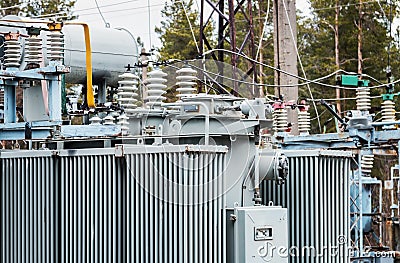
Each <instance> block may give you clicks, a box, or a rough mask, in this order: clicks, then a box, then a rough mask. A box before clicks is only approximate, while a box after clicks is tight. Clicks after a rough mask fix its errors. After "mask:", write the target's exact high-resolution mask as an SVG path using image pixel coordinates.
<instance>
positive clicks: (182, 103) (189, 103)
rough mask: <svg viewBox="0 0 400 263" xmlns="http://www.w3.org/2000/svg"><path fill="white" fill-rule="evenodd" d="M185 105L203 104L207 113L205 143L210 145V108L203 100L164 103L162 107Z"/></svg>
mask: <svg viewBox="0 0 400 263" xmlns="http://www.w3.org/2000/svg"><path fill="white" fill-rule="evenodd" d="M185 105H199V106H203V107H204V109H205V111H206V114H205V127H204V129H205V131H204V133H205V138H204V144H205V145H208V144H209V142H210V110H209V109H208V107H207V105H206V104H205V103H203V102H199V101H193V102H179V103H162V104H161V107H163V108H165V107H169V106H185Z"/></svg>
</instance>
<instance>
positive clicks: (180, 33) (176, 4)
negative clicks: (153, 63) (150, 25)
mask: <svg viewBox="0 0 400 263" xmlns="http://www.w3.org/2000/svg"><path fill="white" fill-rule="evenodd" d="M161 13H162V16H163V18H164V20H163V21H162V22H161V26H160V27H156V30H155V31H156V32H157V33H158V34H159V35H160V39H161V43H162V47H161V48H160V49H159V52H160V55H161V57H162V59H182V60H183V59H194V58H196V57H197V56H198V55H199V50H198V49H197V46H198V41H199V35H200V25H199V13H198V12H197V11H196V10H193V0H189V1H183V0H182V1H181V0H173V1H172V2H171V3H166V4H165V6H164V9H163V10H162V11H161ZM188 20H189V21H190V24H189V21H188ZM191 28H192V30H193V33H192V32H191ZM205 34H206V37H207V39H211V35H212V27H211V26H209V27H207V28H206V29H205ZM194 38H195V39H196V40H195V39H194Z"/></svg>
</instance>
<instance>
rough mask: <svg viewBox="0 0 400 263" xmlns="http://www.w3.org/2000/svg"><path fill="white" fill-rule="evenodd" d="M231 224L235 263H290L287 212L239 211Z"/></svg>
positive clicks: (275, 208)
mask: <svg viewBox="0 0 400 263" xmlns="http://www.w3.org/2000/svg"><path fill="white" fill-rule="evenodd" d="M231 220H232V221H234V223H233V232H234V235H233V238H234V242H233V243H234V249H233V254H234V258H235V263H248V262H270V263H278V262H279V263H280V262H288V255H287V254H288V238H287V236H288V233H287V224H288V222H287V209H286V208H282V207H280V206H255V207H237V208H235V210H234V215H232V216H231Z"/></svg>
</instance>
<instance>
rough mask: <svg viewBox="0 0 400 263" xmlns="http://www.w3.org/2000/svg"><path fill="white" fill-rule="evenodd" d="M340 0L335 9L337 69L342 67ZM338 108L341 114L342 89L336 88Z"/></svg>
mask: <svg viewBox="0 0 400 263" xmlns="http://www.w3.org/2000/svg"><path fill="white" fill-rule="evenodd" d="M339 12H340V7H339V0H336V9H335V30H334V31H335V64H336V70H339V69H340V60H339ZM336 99H337V101H336V109H337V112H338V113H339V114H340V113H341V112H342V106H341V102H340V89H339V88H337V89H336Z"/></svg>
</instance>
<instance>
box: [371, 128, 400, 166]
mask: <svg viewBox="0 0 400 263" xmlns="http://www.w3.org/2000/svg"><path fill="white" fill-rule="evenodd" d="M385 125H400V121H388V122H373V123H372V126H385ZM399 164H400V163H399Z"/></svg>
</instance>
